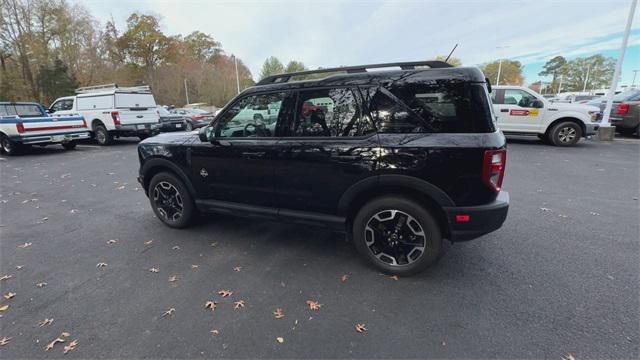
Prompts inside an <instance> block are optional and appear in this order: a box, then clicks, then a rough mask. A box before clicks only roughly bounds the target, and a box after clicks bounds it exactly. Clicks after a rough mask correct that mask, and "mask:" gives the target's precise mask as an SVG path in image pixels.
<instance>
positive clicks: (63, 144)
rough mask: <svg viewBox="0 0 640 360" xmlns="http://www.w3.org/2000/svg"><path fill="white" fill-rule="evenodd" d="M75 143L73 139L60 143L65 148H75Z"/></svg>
mask: <svg viewBox="0 0 640 360" xmlns="http://www.w3.org/2000/svg"><path fill="white" fill-rule="evenodd" d="M76 145H78V144H77V143H76V142H75V141H68V142H65V143H62V147H63V148H64V149H65V150H73V149H75V148H76Z"/></svg>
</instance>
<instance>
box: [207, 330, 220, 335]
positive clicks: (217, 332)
mask: <svg viewBox="0 0 640 360" xmlns="http://www.w3.org/2000/svg"><path fill="white" fill-rule="evenodd" d="M209 332H210V333H211V335H212V336H218V335H219V334H220V331H218V330H217V329H213V330H211V331H209Z"/></svg>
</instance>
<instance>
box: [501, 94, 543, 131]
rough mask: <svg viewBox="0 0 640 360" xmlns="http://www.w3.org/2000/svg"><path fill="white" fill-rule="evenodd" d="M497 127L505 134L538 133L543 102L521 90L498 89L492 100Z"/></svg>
mask: <svg viewBox="0 0 640 360" xmlns="http://www.w3.org/2000/svg"><path fill="white" fill-rule="evenodd" d="M493 101H494V108H495V110H496V116H497V123H498V127H499V128H500V129H501V130H502V131H505V132H523V133H535V132H539V131H540V128H541V126H542V119H543V118H544V102H543V101H542V100H540V99H538V98H537V97H536V96H534V95H533V94H531V93H529V92H528V91H525V90H522V89H500V90H498V93H497V94H496V97H495V98H494V100H493Z"/></svg>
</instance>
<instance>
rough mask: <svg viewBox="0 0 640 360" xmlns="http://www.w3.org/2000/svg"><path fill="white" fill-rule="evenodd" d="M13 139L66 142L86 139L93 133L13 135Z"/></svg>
mask: <svg viewBox="0 0 640 360" xmlns="http://www.w3.org/2000/svg"><path fill="white" fill-rule="evenodd" d="M10 138H11V140H13V141H15V142H18V143H21V144H25V145H31V144H57V143H65V142H69V141H75V140H84V139H89V138H91V134H90V133H89V132H88V131H85V132H77V133H59V134H46V135H29V136H12V137H10Z"/></svg>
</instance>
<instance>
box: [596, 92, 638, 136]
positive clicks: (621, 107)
mask: <svg viewBox="0 0 640 360" xmlns="http://www.w3.org/2000/svg"><path fill="white" fill-rule="evenodd" d="M605 106H606V102H604V101H603V102H601V103H600V109H601V110H602V112H604V108H605ZM609 116H610V117H609V121H611V125H614V126H615V127H616V131H618V132H619V133H621V134H625V135H633V134H635V136H636V137H638V138H640V89H633V90H627V91H625V92H623V93H620V94H618V95H615V96H614V97H613V107H612V108H611V113H610V115H609Z"/></svg>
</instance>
